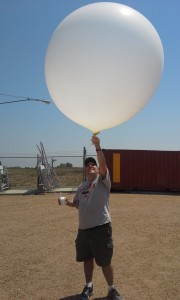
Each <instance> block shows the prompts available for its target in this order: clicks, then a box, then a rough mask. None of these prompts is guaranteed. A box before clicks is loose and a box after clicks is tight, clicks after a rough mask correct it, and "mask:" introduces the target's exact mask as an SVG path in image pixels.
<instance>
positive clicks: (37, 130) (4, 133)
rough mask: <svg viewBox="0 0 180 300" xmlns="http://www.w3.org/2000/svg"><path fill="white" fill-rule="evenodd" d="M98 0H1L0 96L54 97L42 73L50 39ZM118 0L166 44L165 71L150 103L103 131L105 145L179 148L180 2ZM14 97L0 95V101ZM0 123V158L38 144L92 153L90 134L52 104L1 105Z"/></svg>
mask: <svg viewBox="0 0 180 300" xmlns="http://www.w3.org/2000/svg"><path fill="white" fill-rule="evenodd" d="M95 2H101V1H88V0H46V1H45V0H0V41H1V47H0V94H9V95H15V96H24V97H30V98H39V99H50V95H49V92H48V89H47V86H46V82H45V74H44V63H45V54H46V50H47V47H48V43H49V40H50V38H51V36H52V34H53V32H54V30H55V29H56V27H57V26H58V24H59V23H60V22H61V21H62V20H63V19H64V18H65V17H66V16H67V15H68V14H69V13H71V12H73V11H74V10H75V9H77V8H79V7H81V6H83V5H86V4H90V3H95ZM103 2H113V1H103ZM114 2H118V3H121V4H125V5H128V6H130V7H132V8H134V9H136V10H138V11H139V12H140V13H142V14H143V15H144V16H145V17H146V18H147V19H149V21H150V22H151V23H152V24H153V25H154V27H155V28H156V30H157V32H158V33H159V36H160V38H161V41H162V44H163V47H164V55H165V60H164V72H163V76H162V79H161V82H160V85H159V87H158V89H157V90H156V92H155V94H154V95H153V97H152V99H151V101H150V102H149V103H148V104H147V105H146V106H145V107H144V109H142V110H141V112H140V113H138V114H137V115H136V116H135V117H134V118H132V119H131V120H129V121H127V122H126V123H124V124H121V125H119V126H117V127H114V128H111V129H107V130H105V131H103V132H101V133H100V135H99V137H100V139H101V145H102V147H103V148H106V149H108V148H109V149H150V150H151V149H152V150H179V149H180V139H179V128H180V117H179V114H180V99H179V96H180V84H179V78H180V34H179V28H180V18H179V11H180V1H179V0H169V1H168V0H129V1H128V0H127V1H124V0H121V1H114ZM16 99H18V98H13V97H7V96H3V95H0V102H3V101H8V100H16ZM0 127H1V135H0V156H36V155H37V153H38V150H37V147H36V145H37V144H38V145H39V143H40V141H42V142H43V144H44V147H45V150H46V154H47V155H81V154H82V149H83V147H84V146H85V147H86V149H87V151H88V153H89V154H93V153H94V148H93V146H92V145H91V142H90V139H91V132H90V131H89V130H88V129H86V128H84V127H82V126H80V125H78V124H76V123H74V122H73V121H71V120H70V119H68V118H67V117H66V116H64V115H63V114H62V113H61V111H60V110H59V109H58V108H57V107H56V106H55V104H54V103H53V102H52V103H51V104H50V105H48V106H46V105H44V104H42V103H38V102H29V103H27V102H25V103H15V104H6V105H0ZM66 160H68V159H66ZM1 161H2V163H4V164H6V165H9V166H11V164H12V161H8V160H5V159H4V160H3V159H1ZM17 164H19V163H18V162H17Z"/></svg>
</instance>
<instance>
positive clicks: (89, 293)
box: [79, 285, 93, 300]
mask: <svg viewBox="0 0 180 300" xmlns="http://www.w3.org/2000/svg"><path fill="white" fill-rule="evenodd" d="M92 295H93V286H92V287H88V286H87V285H85V287H84V289H83V291H82V293H81V295H80V298H79V300H87V299H89V297H90V296H92Z"/></svg>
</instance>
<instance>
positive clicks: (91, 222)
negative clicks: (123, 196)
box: [67, 135, 122, 300]
mask: <svg viewBox="0 0 180 300" xmlns="http://www.w3.org/2000/svg"><path fill="white" fill-rule="evenodd" d="M91 141H92V143H93V144H94V145H95V148H96V152H97V159H98V163H99V168H98V166H97V163H96V160H95V159H94V158H93V157H88V158H87V159H86V160H85V168H86V178H87V181H86V182H84V183H82V185H81V186H80V187H79V188H78V190H77V192H76V195H75V197H74V198H73V201H70V200H69V199H67V205H68V206H71V207H76V208H77V209H78V212H79V229H78V234H77V239H76V259H77V261H78V262H83V263H84V275H85V280H86V285H85V287H84V289H83V291H82V293H81V296H80V300H87V299H89V297H90V296H91V295H92V294H93V284H92V277H93V270H94V260H95V262H96V264H97V265H98V266H100V267H101V268H102V272H103V274H104V277H105V279H106V281H107V284H108V295H107V299H108V300H122V297H121V296H120V295H119V293H118V291H117V290H116V288H115V286H114V281H113V267H112V265H111V259H112V255H113V240H112V227H111V217H110V212H109V195H110V187H111V181H110V176H109V171H108V169H107V165H106V160H105V157H104V154H103V152H102V151H101V147H100V139H99V138H98V137H97V136H95V135H93V137H92V139H91Z"/></svg>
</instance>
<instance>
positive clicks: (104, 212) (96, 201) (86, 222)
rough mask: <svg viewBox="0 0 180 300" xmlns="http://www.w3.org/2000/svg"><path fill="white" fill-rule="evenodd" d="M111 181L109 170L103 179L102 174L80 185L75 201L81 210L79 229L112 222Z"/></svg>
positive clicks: (79, 210)
mask: <svg viewBox="0 0 180 300" xmlns="http://www.w3.org/2000/svg"><path fill="white" fill-rule="evenodd" d="M110 188H111V181H110V176H109V172H108V171H107V174H106V177H105V178H104V179H102V176H101V175H98V176H97V178H96V179H95V180H93V181H86V182H84V183H82V184H81V185H80V187H79V188H78V190H77V192H76V195H75V196H74V199H73V203H74V204H75V205H76V208H77V209H78V212H79V229H87V228H91V227H95V226H99V225H103V224H105V223H109V222H111V217H110V212H109V195H110Z"/></svg>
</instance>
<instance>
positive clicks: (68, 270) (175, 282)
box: [0, 194, 180, 300]
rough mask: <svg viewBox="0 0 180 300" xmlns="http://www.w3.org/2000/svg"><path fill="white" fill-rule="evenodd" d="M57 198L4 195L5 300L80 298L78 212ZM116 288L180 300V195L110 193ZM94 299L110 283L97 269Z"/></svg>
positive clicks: (1, 285)
mask: <svg viewBox="0 0 180 300" xmlns="http://www.w3.org/2000/svg"><path fill="white" fill-rule="evenodd" d="M57 197H58V196H57V194H46V195H29V196H25V195H19V196H4V195H3V196H2V195H0V236H1V239H0V299H1V300H20V299H24V300H59V299H61V300H68V299H71V300H76V299H78V295H79V294H80V292H81V291H82V288H83V286H84V274H83V265H82V264H81V263H77V262H76V261H75V247H74V241H75V238H76V232H77V226H78V222H77V219H78V218H77V210H76V209H75V208H70V207H66V206H59V205H58V204H57ZM110 202H111V203H110V207H111V216H112V225H113V239H114V246H115V248H114V256H113V265H114V274H115V284H116V286H117V287H118V289H119V290H120V292H121V293H122V294H123V295H124V298H125V300H178V299H180V284H179V278H180V272H179V270H180V260H179V254H180V238H179V225H180V196H179V195H150V194H111V199H110ZM93 283H94V295H93V297H92V298H91V299H92V300H93V299H96V300H97V299H99V300H100V299H101V300H102V299H104V297H105V296H106V295H107V285H106V282H105V279H104V277H103V275H102V271H101V268H99V267H97V266H96V267H95V270H94V280H93Z"/></svg>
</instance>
